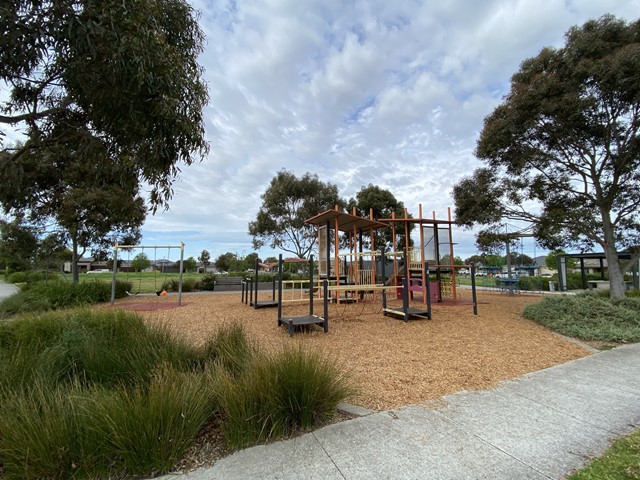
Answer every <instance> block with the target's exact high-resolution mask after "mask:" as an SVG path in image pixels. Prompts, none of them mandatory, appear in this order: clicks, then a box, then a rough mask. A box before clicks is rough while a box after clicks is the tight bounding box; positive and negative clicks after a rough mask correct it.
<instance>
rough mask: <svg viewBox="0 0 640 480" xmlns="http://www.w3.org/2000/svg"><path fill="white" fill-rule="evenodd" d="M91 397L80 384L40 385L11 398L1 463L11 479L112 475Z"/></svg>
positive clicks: (1, 429)
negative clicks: (99, 433) (98, 430)
mask: <svg viewBox="0 0 640 480" xmlns="http://www.w3.org/2000/svg"><path fill="white" fill-rule="evenodd" d="M92 403H93V402H92V400H91V398H90V394H89V393H87V391H86V390H85V389H84V388H82V387H80V386H79V385H78V384H73V385H66V386H64V387H53V386H51V385H50V383H49V382H40V381H36V382H35V383H34V384H33V385H32V386H31V388H30V389H28V390H27V391H25V392H12V393H10V394H8V395H5V396H4V398H3V400H2V406H1V407H0V459H1V461H2V464H3V468H4V475H3V478H6V479H7V480H13V479H15V480H18V479H20V480H30V479H33V480H36V479H42V478H48V479H60V480H63V479H68V478H95V477H96V476H100V475H104V474H106V473H108V472H109V463H110V455H109V449H108V447H107V445H106V443H105V439H104V438H102V437H100V436H98V435H97V434H96V432H97V427H98V423H97V421H96V418H95V414H94V412H93V410H92V408H91V407H92V405H91V404H92Z"/></svg>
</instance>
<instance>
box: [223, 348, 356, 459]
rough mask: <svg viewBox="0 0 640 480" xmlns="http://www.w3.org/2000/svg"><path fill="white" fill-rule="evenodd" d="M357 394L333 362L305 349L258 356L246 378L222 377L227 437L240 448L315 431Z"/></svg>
mask: <svg viewBox="0 0 640 480" xmlns="http://www.w3.org/2000/svg"><path fill="white" fill-rule="evenodd" d="M353 393H354V390H353V388H352V387H351V386H350V383H349V380H348V378H347V377H346V376H345V374H344V373H343V372H342V371H341V369H340V368H339V367H338V364H337V362H336V361H335V360H334V359H332V358H331V357H327V356H324V355H322V354H320V353H317V352H313V351H309V350H305V349H303V348H302V346H296V347H291V346H286V347H283V348H282V349H281V350H280V351H278V352H276V353H271V354H267V353H257V354H255V355H254V356H253V358H252V363H251V368H249V369H248V370H247V372H246V373H245V374H244V375H242V376H240V377H239V378H235V379H234V378H232V377H231V376H229V375H224V374H221V375H220V376H219V390H218V401H219V403H220V408H221V410H222V412H223V413H224V415H225V422H224V434H225V438H226V440H227V443H228V445H229V446H230V447H231V448H239V447H244V446H248V445H252V444H255V443H258V442H261V441H265V440H268V439H271V438H278V437H281V436H283V435H287V434H290V433H292V432H295V431H297V430H300V429H307V428H310V427H313V426H315V425H318V424H319V423H322V422H324V421H326V420H328V419H330V418H331V417H332V416H333V415H334V414H335V411H336V407H337V405H338V403H340V402H341V401H343V400H344V399H345V398H347V397H348V396H350V395H352V394H353Z"/></svg>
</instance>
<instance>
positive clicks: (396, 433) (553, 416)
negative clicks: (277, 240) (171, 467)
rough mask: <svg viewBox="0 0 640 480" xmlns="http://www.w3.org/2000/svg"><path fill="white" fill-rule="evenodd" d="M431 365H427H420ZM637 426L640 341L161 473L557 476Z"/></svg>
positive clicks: (235, 478)
mask: <svg viewBox="0 0 640 480" xmlns="http://www.w3.org/2000/svg"><path fill="white" fill-rule="evenodd" d="M424 368H426V369H428V368H429V366H428V365H425V366H424ZM635 428H640V344H634V345H627V346H623V347H619V348H616V349H613V350H610V351H606V352H601V353H597V354H594V355H591V356H589V357H585V358H582V359H579V360H575V361H573V362H570V363H567V364H564V365H559V366H556V367H552V368H549V369H546V370H541V371H539V372H534V373H531V374H528V375H524V376H522V377H520V378H518V379H516V380H510V381H506V382H502V383H501V384H500V385H498V386H497V387H496V388H494V389H491V390H484V391H479V392H461V393H457V394H454V395H448V396H446V397H443V398H442V399H441V400H439V401H436V402H431V403H429V404H425V405H414V406H409V407H406V408H401V409H398V410H390V411H384V412H379V413H373V414H371V415H367V416H363V417H360V418H356V419H354V420H349V421H346V422H341V423H337V424H334V425H330V426H327V427H325V428H322V429H320V430H317V431H315V432H312V433H308V434H305V435H302V436H301V437H298V438H294V439H291V440H287V441H281V442H276V443H273V444H270V445H263V446H257V447H252V448H248V449H245V450H241V451H239V452H237V453H235V454H233V455H231V456H229V457H227V458H224V459H222V460H220V461H218V462H217V463H216V464H215V465H214V466H213V467H210V468H206V469H200V470H197V471H194V472H191V473H188V474H176V475H166V476H163V477H161V478H162V479H163V480H174V479H177V480H213V479H221V480H222V479H225V480H240V479H243V480H245V479H282V480H288V479H336V480H342V479H347V480H360V479H362V480H364V479H438V480H442V479H452V480H453V479H455V480H462V479H474V480H475V479H492V480H494V479H505V480H507V479H508V480H512V479H535V480H540V479H560V478H562V477H564V476H565V475H566V474H568V473H570V472H571V471H572V470H574V469H576V468H579V467H581V466H583V465H585V464H586V463H588V462H589V460H590V459H591V458H592V457H594V456H598V455H600V454H601V453H602V452H603V451H604V450H606V449H607V447H608V446H609V444H610V442H611V441H612V440H614V439H616V438H618V437H620V436H621V435H623V434H626V433H629V432H631V431H632V430H633V429H635Z"/></svg>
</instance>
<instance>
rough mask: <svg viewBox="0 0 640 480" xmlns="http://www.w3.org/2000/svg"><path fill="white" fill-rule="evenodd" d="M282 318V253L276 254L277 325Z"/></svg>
mask: <svg viewBox="0 0 640 480" xmlns="http://www.w3.org/2000/svg"><path fill="white" fill-rule="evenodd" d="M281 318H282V254H280V255H279V256H278V326H280V319H281Z"/></svg>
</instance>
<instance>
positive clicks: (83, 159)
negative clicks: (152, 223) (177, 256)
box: [0, 0, 208, 280]
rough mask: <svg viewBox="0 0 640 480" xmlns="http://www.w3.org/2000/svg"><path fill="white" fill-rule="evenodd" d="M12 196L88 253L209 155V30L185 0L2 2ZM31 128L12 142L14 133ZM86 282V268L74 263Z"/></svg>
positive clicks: (18, 207) (8, 200)
mask: <svg viewBox="0 0 640 480" xmlns="http://www.w3.org/2000/svg"><path fill="white" fill-rule="evenodd" d="M0 31H2V35H1V36H0V82H1V83H3V84H4V85H6V86H7V87H8V91H7V92H6V95H2V96H1V97H0V98H2V104H1V105H0V112H1V114H0V127H1V129H0V142H2V143H1V145H0V146H2V151H1V155H0V191H1V192H2V193H1V198H0V203H1V205H2V208H3V209H4V210H5V212H7V213H8V214H10V215H25V216H27V217H29V218H30V220H31V221H40V222H48V221H50V220H51V219H52V220H53V221H54V222H56V223H58V225H59V226H60V227H61V228H63V229H65V230H66V232H67V234H68V236H69V238H70V239H71V242H72V243H73V245H74V248H73V250H74V257H73V258H74V262H73V263H74V265H75V262H76V261H77V259H78V257H79V249H81V250H82V249H84V248H87V246H88V245H87V244H88V243H91V242H95V241H99V240H100V238H101V237H102V238H104V236H105V235H107V234H110V235H112V236H118V235H120V236H122V235H133V236H137V233H136V229H137V228H138V227H139V226H140V225H141V224H142V222H143V221H144V217H145V215H146V211H145V206H144V200H143V199H142V198H141V195H140V191H141V185H142V184H144V185H145V188H148V190H149V195H148V199H147V201H148V206H149V208H150V209H151V211H152V212H155V211H156V210H157V208H160V207H162V208H166V207H167V206H168V202H169V200H170V198H171V196H172V182H173V180H174V179H175V178H176V176H177V174H178V173H179V171H180V166H181V165H191V164H192V163H193V162H194V161H196V160H198V159H202V158H203V157H204V156H205V155H206V154H207V152H208V145H207V142H206V141H205V138H204V126H203V117H202V110H203V108H204V106H205V105H206V103H207V100H208V95H207V90H206V87H205V84H204V82H203V80H202V78H201V77H202V68H201V67H200V66H199V65H198V63H197V57H198V55H199V54H200V53H201V52H202V48H203V41H204V37H203V34H202V31H201V29H200V28H199V26H198V23H197V18H196V14H195V12H194V11H193V9H192V7H191V6H190V5H189V3H188V2H187V1H185V0H139V1H135V2H123V1H119V0H6V1H4V2H2V3H1V4H0ZM9 132H11V133H12V136H13V135H16V134H17V135H20V136H21V139H22V140H21V141H20V142H19V143H11V144H9V145H5V143H4V142H3V140H4V139H5V137H6V134H7V133H9ZM74 278H75V279H76V280H77V271H76V270H74Z"/></svg>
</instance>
